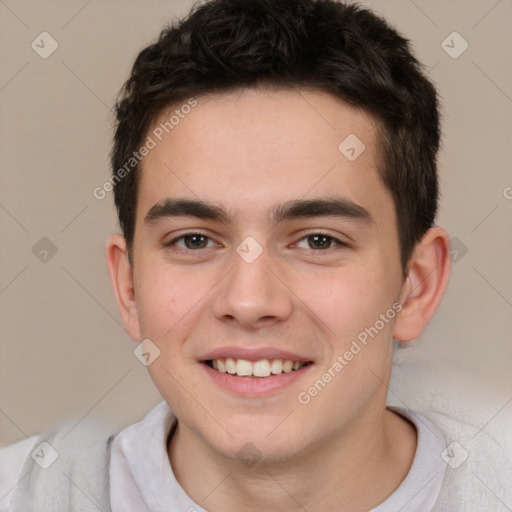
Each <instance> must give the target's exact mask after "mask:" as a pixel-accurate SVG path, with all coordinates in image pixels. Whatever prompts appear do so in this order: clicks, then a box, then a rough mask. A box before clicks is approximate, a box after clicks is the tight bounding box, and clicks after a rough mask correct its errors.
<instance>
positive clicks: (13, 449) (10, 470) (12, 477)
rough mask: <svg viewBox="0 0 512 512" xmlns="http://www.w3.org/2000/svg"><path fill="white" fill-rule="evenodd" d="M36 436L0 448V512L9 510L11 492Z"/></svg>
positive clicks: (33, 445)
mask: <svg viewBox="0 0 512 512" xmlns="http://www.w3.org/2000/svg"><path fill="white" fill-rule="evenodd" d="M37 438H38V436H37V435H36V436H32V437H28V438H27V439H23V440H22V441H18V442H16V443H13V444H10V445H8V446H4V447H2V448H0V512H6V511H7V510H8V509H9V503H10V500H11V496H12V492H13V490H14V489H15V487H16V485H17V483H18V479H19V477H20V475H21V470H22V468H23V464H24V463H25V461H26V460H27V458H28V457H29V456H30V453H31V452H32V450H33V449H34V447H35V442H36V440H37Z"/></svg>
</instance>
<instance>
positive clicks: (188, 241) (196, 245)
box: [163, 233, 214, 250]
mask: <svg viewBox="0 0 512 512" xmlns="http://www.w3.org/2000/svg"><path fill="white" fill-rule="evenodd" d="M212 244H214V242H213V240H211V239H210V238H209V237H207V236H206V235H203V234H202V233H188V234H185V235H181V236H178V237H176V238H174V239H172V240H171V241H170V242H166V243H164V244H163V245H164V247H167V248H170V249H172V248H178V249H181V250H197V249H206V248H208V247H211V246H212Z"/></svg>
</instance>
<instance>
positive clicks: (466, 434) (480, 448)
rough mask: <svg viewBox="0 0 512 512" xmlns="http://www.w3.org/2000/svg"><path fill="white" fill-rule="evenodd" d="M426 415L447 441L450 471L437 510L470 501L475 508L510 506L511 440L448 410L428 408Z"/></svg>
mask: <svg viewBox="0 0 512 512" xmlns="http://www.w3.org/2000/svg"><path fill="white" fill-rule="evenodd" d="M423 415H424V416H426V417H427V418H428V419H429V420H430V421H431V422H432V423H433V424H435V425H436V427H437V428H438V429H439V430H440V431H441V432H442V433H443V436H444V438H445V441H446V448H445V450H444V451H443V452H442V454H441V458H442V459H443V460H444V461H445V463H446V474H445V479H444V482H443V486H442V489H441V493H440V495H439V498H438V502H437V504H436V508H435V509H434V511H435V512H437V511H439V512H444V511H446V510H458V509H457V508H456V506H459V507H460V506H464V507H468V506H470V505H471V507H473V508H472V510H493V511H494V510H510V508H506V507H510V506H511V505H512V489H511V487H510V482H512V453H511V451H510V449H509V448H508V443H507V442H505V440H504V439H502V438H500V437H498V436H494V435H490V434H489V433H487V432H486V431H485V429H484V428H482V427H481V426H480V427H479V426H475V425H471V424H469V423H466V422H463V421H460V420H458V419H457V418H454V417H452V416H449V415H447V414H443V413H439V412H434V411H428V412H423ZM464 510H466V508H464Z"/></svg>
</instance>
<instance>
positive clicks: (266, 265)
mask: <svg viewBox="0 0 512 512" xmlns="http://www.w3.org/2000/svg"><path fill="white" fill-rule="evenodd" d="M250 244H251V242H250V241H249V242H248V245H244V242H242V244H240V246H239V247H238V248H237V251H236V252H235V251H233V254H232V256H231V258H230V265H231V271H230V272H229V273H228V275H227V276H226V279H225V280H223V282H222V286H221V287H220V289H219V293H218V294H217V295H216V297H215V300H214V305H213V309H214V314H215V316H216V317H217V318H219V319H223V320H227V319H228V320H230V321H237V322H238V323H240V324H241V325H244V326H245V327H253V328H254V327H258V326H263V324H265V325H267V326H268V324H269V322H277V321H282V320H284V319H286V318H287V317H288V316H289V315H290V314H291V311H292V302H291V296H290V293H289V292H288V290H287V288H286V287H285V286H284V285H283V283H281V282H280V280H279V279H278V278H277V277H276V275H275V273H276V270H275V268H272V267H276V265H274V264H273V262H272V261H271V256H270V254H269V253H268V251H266V250H262V248H261V249H260V250H259V251H257V252H260V251H261V252H260V253H259V254H257V252H256V253H255V248H254V247H251V245H250ZM271 268H272V270H271ZM287 292H288V293H287Z"/></svg>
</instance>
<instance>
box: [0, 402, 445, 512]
mask: <svg viewBox="0 0 512 512" xmlns="http://www.w3.org/2000/svg"><path fill="white" fill-rule="evenodd" d="M389 409H392V410H394V411H395V412H397V413H398V414H401V415H402V416H404V417H406V418H408V419H409V420H410V421H411V422H412V423H413V424H414V425H415V427H416V429H417V433H418V446H417V449H416V453H415V456H414V460H413V464H412V466H411V468H410V470H409V473H408V474H407V476H406V478H405V480H404V481H403V482H402V484H401V485H400V486H399V488H398V489H397V490H396V491H395V492H394V493H393V494H392V495H391V496H390V497H389V498H388V499H387V500H386V501H385V502H383V503H381V504H380V505H378V506H377V507H375V508H374V509H372V510H371V511H369V512H397V510H400V512H431V511H432V509H433V507H434V504H435V501H436V499H437V496H438V495H439V491H440V489H441V485H442V482H443V478H444V474H445V471H446V464H445V462H444V461H443V459H442V457H441V453H442V452H443V451H444V450H445V448H446V443H445V440H444V437H443V435H442V434H441V432H440V431H439V430H438V428H437V427H435V426H434V425H433V424H432V423H431V422H430V421H429V420H428V419H426V418H425V417H424V416H422V415H420V414H418V413H415V412H413V411H411V410H408V409H403V408H400V407H389ZM175 422H176V417H175V416H174V415H173V413H172V412H171V411H170V409H169V407H168V405H167V403H166V402H165V401H163V402H161V403H160V404H159V405H157V406H156V407H155V408H154V409H153V410H151V411H150V412H149V413H148V414H147V415H146V416H145V417H144V418H143V419H142V421H140V422H138V423H135V424H133V425H130V426H129V427H127V428H125V429H124V430H122V431H121V432H120V433H119V434H118V435H117V436H116V437H115V439H114V441H113V445H112V453H111V463H110V500H111V507H112V512H127V511H137V512H159V511H164V510H165V511H166V512H206V510H205V509H204V508H202V507H201V506H200V505H199V504H197V503H195V502H194V501H193V500H192V499H191V498H190V497H189V496H188V495H187V493H186V492H185V491H184V489H183V488H182V487H181V485H180V484H179V483H178V482H177V480H176V478H175V477H174V474H173V471H172V467H171V465H170V464H169V459H168V455H167V437H168V434H169V432H170V430H171V428H172V427H173V426H174V423H175ZM36 439H37V436H33V437H30V438H28V439H25V440H24V441H20V442H18V443H15V444H13V445H10V446H8V447H5V448H2V449H0V512H8V510H9V501H10V496H11V493H12V491H13V490H14V487H15V486H16V482H17V478H18V476H19V474H20V473H21V468H22V465H23V463H24V461H25V459H26V458H27V457H28V456H30V450H31V449H32V448H33V446H34V443H35V441H36Z"/></svg>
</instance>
